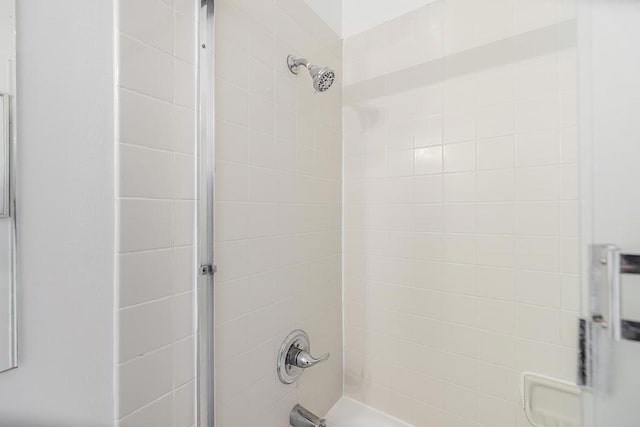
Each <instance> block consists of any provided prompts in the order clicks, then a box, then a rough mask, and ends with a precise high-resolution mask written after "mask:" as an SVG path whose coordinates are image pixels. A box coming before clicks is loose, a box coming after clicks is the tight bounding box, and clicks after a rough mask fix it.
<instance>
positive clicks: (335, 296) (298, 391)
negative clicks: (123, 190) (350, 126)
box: [215, 0, 342, 427]
mask: <svg viewBox="0 0 640 427" xmlns="http://www.w3.org/2000/svg"><path fill="white" fill-rule="evenodd" d="M265 3H266V2H262V1H255V2H237V1H225V0H222V1H217V2H216V68H217V69H216V78H217V79H216V105H217V109H216V256H217V264H218V274H217V275H216V286H215V292H216V295H215V304H216V307H215V314H216V319H215V322H216V344H217V345H216V363H217V365H216V374H217V390H216V399H217V402H216V403H217V405H218V406H217V414H216V415H217V419H218V424H217V425H218V426H219V427H238V426H253V425H260V426H264V427H284V426H285V425H288V420H289V412H290V411H291V409H292V408H293V407H294V405H295V404H296V403H297V402H300V403H301V404H302V405H304V406H306V407H307V408H309V410H312V411H314V412H316V413H318V414H323V413H325V412H326V411H327V410H328V409H329V408H330V407H331V406H332V405H333V404H334V403H335V401H336V400H337V399H338V398H339V397H340V396H341V395H342V333H341V332H342V324H341V323H342V322H341V321H342V316H341V311H342V310H341V303H342V301H341V286H340V285H341V282H340V276H341V265H340V252H341V248H340V225H341V224H340V218H341V206H340V195H341V193H340V190H341V164H342V162H341V151H342V150H341V148H342V147H341V142H342V141H341V129H342V127H341V126H342V121H341V114H340V106H341V102H342V97H341V95H342V93H341V87H340V84H339V83H336V85H335V86H334V87H333V88H331V89H330V90H329V91H328V92H326V93H324V94H316V93H314V90H313V86H312V82H311V79H310V78H309V75H308V74H305V73H300V75H298V76H295V75H293V74H291V72H289V70H288V69H287V67H286V62H285V59H286V57H287V54H289V53H294V54H298V55H308V57H309V58H310V59H311V60H313V61H314V62H317V63H319V64H326V65H331V66H333V67H335V69H336V72H337V74H338V75H339V76H341V75H342V64H341V62H342V61H341V47H342V41H341V40H340V38H339V37H338V36H337V35H336V34H334V33H333V31H332V30H331V29H330V28H329V27H327V26H326V25H325V24H324V23H323V22H322V20H321V19H320V18H319V17H318V16H316V15H315V14H314V13H313V11H312V10H311V9H310V8H309V7H308V6H307V5H306V4H305V3H304V2H303V1H300V0H297V1H292V2H286V3H285V7H283V5H282V4H280V3H278V4H277V5H275V6H274V5H267V4H265ZM297 328H302V329H305V330H306V331H307V332H308V333H309V336H310V337H311V343H312V345H311V348H312V349H313V351H314V353H317V354H319V353H322V352H331V358H330V359H329V360H328V361H327V362H324V363H322V364H321V365H318V366H317V367H314V368H312V369H308V370H307V371H306V372H305V373H304V375H303V376H302V378H301V380H300V381H299V383H298V384H297V385H295V384H294V385H287V386H285V385H284V384H281V383H280V382H279V381H278V379H277V378H276V376H275V364H276V363H275V354H276V351H277V349H278V348H279V347H280V345H281V344H282V341H283V339H284V338H285V337H286V335H287V334H289V333H290V332H291V331H292V330H294V329H297ZM247 402H251V404H249V405H248V404H247Z"/></svg>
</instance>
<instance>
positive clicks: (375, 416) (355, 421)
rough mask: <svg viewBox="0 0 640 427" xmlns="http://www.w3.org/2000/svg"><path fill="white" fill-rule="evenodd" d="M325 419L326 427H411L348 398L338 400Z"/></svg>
mask: <svg viewBox="0 0 640 427" xmlns="http://www.w3.org/2000/svg"><path fill="white" fill-rule="evenodd" d="M325 418H326V420H327V426H328V427H411V425H410V424H406V423H403V422H402V421H400V420H398V419H396V418H393V417H390V416H388V415H386V414H384V413H382V412H380V411H377V410H375V409H373V408H370V407H368V406H366V405H363V404H362V403H360V402H357V401H355V400H353V399H350V398H348V397H343V398H341V399H340V400H338V402H337V403H336V404H335V406H334V407H333V408H331V410H330V411H329V413H328V414H327V416H326V417H325Z"/></svg>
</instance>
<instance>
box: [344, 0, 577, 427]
mask: <svg viewBox="0 0 640 427" xmlns="http://www.w3.org/2000/svg"><path fill="white" fill-rule="evenodd" d="M573 9H574V5H573V3H572V2H570V1H569V0H567V1H564V0H541V1H531V0H488V1H482V2H478V1H477V0H443V1H439V2H436V3H433V4H431V5H428V6H426V7H424V8H422V9H419V10H417V11H415V12H412V13H409V14H407V15H404V16H402V17H400V18H398V19H394V20H393V21H390V22H387V23H386V24H384V25H381V26H379V27H376V28H373V29H371V30H369V31H367V32H365V33H363V34H359V35H357V36H354V37H352V38H349V39H347V40H346V41H345V45H344V78H345V81H344V107H343V120H344V164H345V170H344V189H345V190H344V228H345V235H344V248H345V254H344V271H345V274H344V276H345V282H344V287H345V324H346V337H345V343H346V364H345V366H346V373H345V374H346V383H345V389H346V390H345V392H346V394H347V395H349V396H352V397H355V398H357V399H359V400H361V401H363V402H365V403H367V404H370V405H372V406H374V407H376V408H379V409H382V410H384V411H386V412H389V413H391V414H392V415H394V416H396V417H399V418H401V419H404V420H405V421H407V422H410V423H412V424H415V425H417V426H438V427H446V426H487V427H488V426H492V427H514V426H516V425H518V426H526V425H528V424H527V423H526V422H525V421H524V419H523V417H522V414H521V413H520V409H519V404H518V399H519V394H518V393H519V392H518V380H519V375H520V373H521V372H522V371H534V372H538V373H541V374H546V375H550V376H554V377H559V378H566V379H569V380H573V379H574V360H575V356H574V354H575V348H574V347H575V346H574V341H575V339H576V337H575V330H574V325H575V318H576V316H577V314H576V312H577V310H578V292H579V291H578V280H577V258H578V248H577V246H578V245H577V221H578V215H577V200H576V198H577V183H576V175H577V172H576V169H577V167H576V127H575V126H576V107H575V104H576V101H575V99H576V71H575V67H576V58H575V55H576V53H575V38H574V31H575V20H574V11H573Z"/></svg>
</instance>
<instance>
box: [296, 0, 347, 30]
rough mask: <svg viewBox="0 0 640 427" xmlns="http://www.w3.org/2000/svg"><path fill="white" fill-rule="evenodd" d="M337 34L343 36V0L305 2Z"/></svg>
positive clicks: (311, 0) (307, 0)
mask: <svg viewBox="0 0 640 427" xmlns="http://www.w3.org/2000/svg"><path fill="white" fill-rule="evenodd" d="M304 1H305V2H306V3H307V4H308V5H309V6H311V8H312V9H313V11H314V12H315V13H317V14H318V16H319V17H320V18H322V20H323V21H324V22H326V24H327V25H328V26H329V27H331V29H332V30H333V31H335V32H336V34H338V35H340V34H342V0H304Z"/></svg>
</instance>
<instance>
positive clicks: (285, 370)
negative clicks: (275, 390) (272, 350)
mask: <svg viewBox="0 0 640 427" xmlns="http://www.w3.org/2000/svg"><path fill="white" fill-rule="evenodd" d="M310 351H311V343H310V342H309V335H307V333H306V332H305V331H303V330H301V329H297V330H295V331H293V332H291V333H290V334H289V335H287V337H286V338H285V339H284V341H283V343H282V345H281V346H280V351H279V352H278V359H277V361H276V369H277V371H278V378H279V379H280V381H281V382H282V383H283V384H293V383H294V382H296V381H297V380H298V378H300V375H302V373H303V372H304V370H305V369H307V368H310V367H312V366H315V365H317V364H318V363H320V362H324V361H325V360H327V359H328V358H329V353H327V354H323V355H322V356H320V357H317V358H316V357H313V356H312V355H311V353H310Z"/></svg>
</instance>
